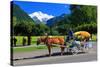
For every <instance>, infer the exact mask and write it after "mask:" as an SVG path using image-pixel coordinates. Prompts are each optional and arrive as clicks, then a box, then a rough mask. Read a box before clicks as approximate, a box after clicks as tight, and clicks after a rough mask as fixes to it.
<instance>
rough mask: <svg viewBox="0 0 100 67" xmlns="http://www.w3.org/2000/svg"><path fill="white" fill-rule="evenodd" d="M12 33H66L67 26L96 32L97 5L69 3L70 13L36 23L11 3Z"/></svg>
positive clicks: (36, 34)
mask: <svg viewBox="0 0 100 67" xmlns="http://www.w3.org/2000/svg"><path fill="white" fill-rule="evenodd" d="M11 6H12V9H11V10H12V22H11V23H12V25H13V31H12V32H13V35H20V36H29V38H30V36H40V35H44V33H48V34H49V35H66V34H67V31H68V30H69V28H72V30H73V31H74V32H76V31H80V30H82V31H88V32H89V33H91V34H96V33H97V7H96V6H90V5H70V11H71V14H62V15H61V16H57V17H54V18H51V19H49V20H48V21H47V24H43V23H40V24H36V23H35V22H34V20H33V19H32V18H31V17H30V16H29V15H28V14H27V13H26V12H25V11H23V10H22V9H21V8H20V6H18V5H16V4H14V3H13V2H12V3H11Z"/></svg>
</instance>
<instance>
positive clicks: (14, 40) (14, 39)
mask: <svg viewBox="0 0 100 67" xmlns="http://www.w3.org/2000/svg"><path fill="white" fill-rule="evenodd" d="M13 42H14V46H16V42H17V39H16V38H15V37H14V38H13Z"/></svg>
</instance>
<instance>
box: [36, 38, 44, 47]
mask: <svg viewBox="0 0 100 67" xmlns="http://www.w3.org/2000/svg"><path fill="white" fill-rule="evenodd" d="M45 41H46V38H38V39H37V45H39V44H40V43H45Z"/></svg>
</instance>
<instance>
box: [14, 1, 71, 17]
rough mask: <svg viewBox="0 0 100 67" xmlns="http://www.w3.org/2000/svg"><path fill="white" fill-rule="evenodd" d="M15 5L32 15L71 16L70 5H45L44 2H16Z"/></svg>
mask: <svg viewBox="0 0 100 67" xmlns="http://www.w3.org/2000/svg"><path fill="white" fill-rule="evenodd" d="M14 3H15V4H17V5H19V6H20V7H21V8H22V9H23V10H24V11H25V12H27V13H28V14H31V13H33V12H38V11H41V12H43V13H46V14H49V15H53V16H60V15H61V14H64V13H65V14H70V10H69V6H70V5H68V4H58V3H43V2H26V1H14Z"/></svg>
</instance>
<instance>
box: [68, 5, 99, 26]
mask: <svg viewBox="0 0 100 67" xmlns="http://www.w3.org/2000/svg"><path fill="white" fill-rule="evenodd" d="M70 10H71V18H70V20H71V23H72V24H74V25H75V26H77V25H79V24H83V22H84V23H91V22H94V23H96V22H97V7H96V6H89V5H86V6H85V5H70Z"/></svg>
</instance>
